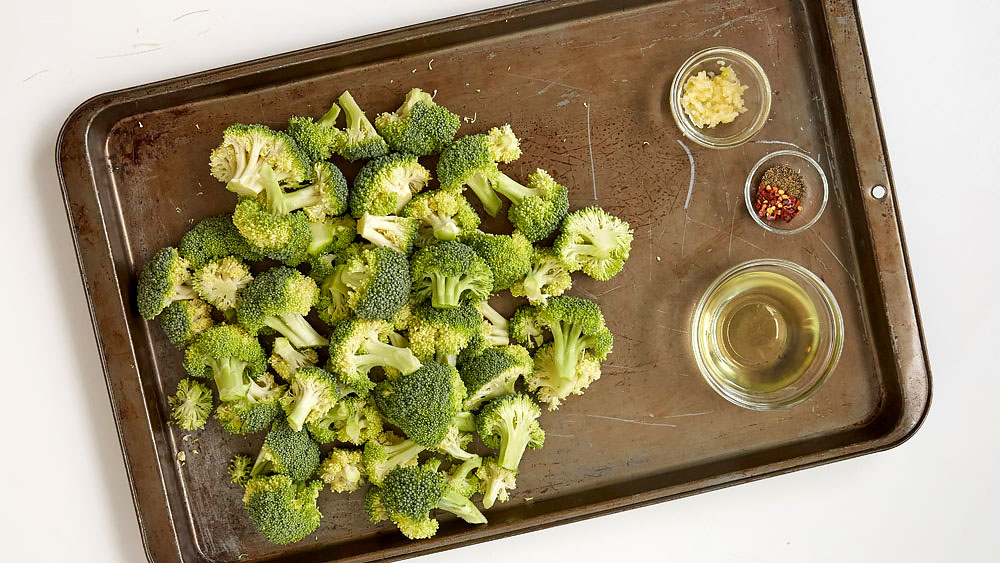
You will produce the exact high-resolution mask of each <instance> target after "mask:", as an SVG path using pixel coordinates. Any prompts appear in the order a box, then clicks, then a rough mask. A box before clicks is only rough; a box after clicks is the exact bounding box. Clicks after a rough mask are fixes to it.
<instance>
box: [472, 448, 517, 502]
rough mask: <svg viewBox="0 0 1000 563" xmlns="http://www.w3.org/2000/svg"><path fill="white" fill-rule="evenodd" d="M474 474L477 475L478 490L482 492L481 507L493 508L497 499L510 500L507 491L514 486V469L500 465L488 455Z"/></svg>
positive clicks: (494, 458) (515, 474)
mask: <svg viewBox="0 0 1000 563" xmlns="http://www.w3.org/2000/svg"><path fill="white" fill-rule="evenodd" d="M476 476H477V477H479V492H480V493H482V494H483V508H487V509H488V508H493V504H494V503H496V502H497V501H500V502H507V501H508V500H510V492H509V491H511V490H513V489H514V487H515V483H516V477H517V471H516V470H510V469H507V468H506V467H503V466H501V465H500V464H499V463H498V462H497V458H496V457H488V458H486V459H485V460H484V461H483V464H482V466H480V467H479V469H477V470H476Z"/></svg>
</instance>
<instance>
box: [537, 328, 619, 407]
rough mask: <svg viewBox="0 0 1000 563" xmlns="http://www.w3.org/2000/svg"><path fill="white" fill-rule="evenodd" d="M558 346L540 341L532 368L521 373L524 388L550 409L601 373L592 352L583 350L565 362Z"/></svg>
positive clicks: (578, 391) (580, 392)
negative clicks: (527, 371)
mask: <svg viewBox="0 0 1000 563" xmlns="http://www.w3.org/2000/svg"><path fill="white" fill-rule="evenodd" d="M560 349H561V348H560V347H559V346H558V345H557V344H556V343H555V342H549V343H548V344H544V345H542V347H540V348H539V349H538V350H536V351H535V356H534V362H535V368H534V370H533V371H532V372H531V373H529V374H528V375H526V376H525V377H524V384H525V388H527V389H528V390H529V391H534V392H535V394H536V395H537V396H538V400H539V401H541V402H543V403H545V404H546V405H548V410H550V411H554V410H556V409H558V408H559V405H561V404H562V402H563V401H564V400H565V399H566V398H567V397H569V396H570V395H582V394H583V390H584V389H586V388H587V387H589V386H590V384H591V383H593V382H594V381H597V380H598V379H599V378H600V377H601V362H600V360H598V359H597V358H595V357H594V354H592V353H591V352H583V353H582V354H580V356H579V357H578V358H577V359H576V360H575V361H569V362H567V361H566V359H565V356H564V355H562V354H560V353H559V350H560ZM567 374H568V377H564V375H567Z"/></svg>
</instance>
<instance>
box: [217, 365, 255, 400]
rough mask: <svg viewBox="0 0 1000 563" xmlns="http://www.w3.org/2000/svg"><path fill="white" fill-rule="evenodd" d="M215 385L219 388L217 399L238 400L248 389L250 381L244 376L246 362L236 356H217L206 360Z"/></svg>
mask: <svg viewBox="0 0 1000 563" xmlns="http://www.w3.org/2000/svg"><path fill="white" fill-rule="evenodd" d="M208 366H209V368H211V370H212V376H213V379H214V380H215V386H216V387H218V388H219V400H221V401H238V400H240V399H242V398H244V397H246V395H247V393H248V392H249V391H250V382H249V381H247V378H246V377H245V376H244V373H245V372H246V369H247V367H248V364H247V362H244V361H243V360H238V359H236V358H219V359H212V360H210V361H208Z"/></svg>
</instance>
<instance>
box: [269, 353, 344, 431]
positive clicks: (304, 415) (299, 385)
mask: <svg viewBox="0 0 1000 563" xmlns="http://www.w3.org/2000/svg"><path fill="white" fill-rule="evenodd" d="M338 399H340V391H339V390H338V389H337V380H336V379H334V378H333V376H332V375H330V374H329V373H327V372H326V371H324V370H322V369H320V368H318V367H315V366H304V367H300V368H299V369H297V370H295V371H294V372H292V378H291V380H290V381H289V386H288V392H287V393H285V396H283V397H282V398H281V406H282V408H283V409H285V415H286V416H287V417H288V425H289V426H291V427H292V429H293V430H295V431H296V432H298V431H299V430H302V426H303V425H304V424H305V423H306V422H314V421H316V420H319V419H320V418H322V416H323V415H324V414H326V412H327V411H328V410H330V408H331V407H333V405H334V404H336V402H337V400H338Z"/></svg>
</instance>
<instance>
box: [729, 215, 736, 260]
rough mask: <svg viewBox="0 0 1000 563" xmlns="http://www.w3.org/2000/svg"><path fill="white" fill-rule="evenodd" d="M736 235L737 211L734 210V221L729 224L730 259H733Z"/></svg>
mask: <svg viewBox="0 0 1000 563" xmlns="http://www.w3.org/2000/svg"><path fill="white" fill-rule="evenodd" d="M735 233H736V210H735V209H733V219H732V221H730V223H729V255H728V258H732V257H733V236H735Z"/></svg>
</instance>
